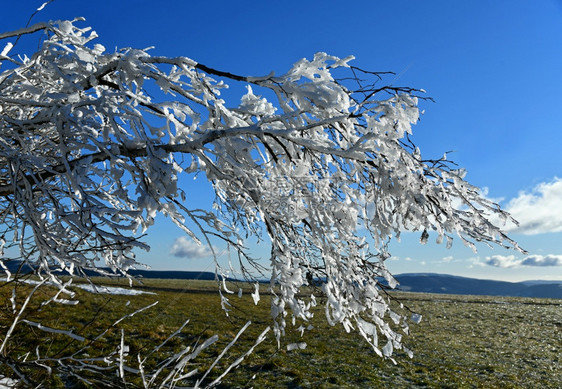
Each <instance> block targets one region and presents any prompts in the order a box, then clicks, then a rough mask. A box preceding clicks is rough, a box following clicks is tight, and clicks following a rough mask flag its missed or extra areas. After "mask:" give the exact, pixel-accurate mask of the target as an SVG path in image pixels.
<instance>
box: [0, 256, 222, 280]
mask: <svg viewBox="0 0 562 389" xmlns="http://www.w3.org/2000/svg"><path fill="white" fill-rule="evenodd" d="M4 264H5V265H6V267H7V268H8V270H9V271H10V272H12V273H16V272H17V271H18V269H19V267H20V264H21V262H19V261H14V260H12V261H6V262H4ZM101 270H103V271H105V272H108V273H112V271H111V269H109V268H107V267H103V268H101ZM21 272H22V273H29V272H31V268H30V267H29V266H27V265H24V266H23V267H22V269H21ZM2 273H3V272H2V269H1V268H0V276H1V275H2ZM86 274H87V275H89V276H99V275H100V274H99V273H96V272H94V271H86ZM129 274H131V275H133V276H135V277H141V278H164V279H180V280H183V279H185V280H214V279H215V273H211V272H205V271H180V270H142V269H135V270H130V271H129Z"/></svg>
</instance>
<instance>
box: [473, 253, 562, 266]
mask: <svg viewBox="0 0 562 389" xmlns="http://www.w3.org/2000/svg"><path fill="white" fill-rule="evenodd" d="M484 264H485V265H488V266H494V267H502V268H510V267H521V266H562V255H556V254H548V255H528V256H526V257H525V258H517V257H515V255H492V256H491V257H486V259H485V260H484Z"/></svg>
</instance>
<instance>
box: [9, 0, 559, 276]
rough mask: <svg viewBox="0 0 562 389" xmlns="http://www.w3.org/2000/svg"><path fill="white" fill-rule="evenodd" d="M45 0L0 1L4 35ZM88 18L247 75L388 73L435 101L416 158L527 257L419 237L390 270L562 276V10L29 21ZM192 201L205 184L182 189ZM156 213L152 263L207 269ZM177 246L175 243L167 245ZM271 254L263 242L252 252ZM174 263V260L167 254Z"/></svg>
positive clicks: (170, 9)
mask: <svg viewBox="0 0 562 389" xmlns="http://www.w3.org/2000/svg"><path fill="white" fill-rule="evenodd" d="M42 3H43V1H42V0H38V1H32V0H27V1H13V2H12V1H11V2H9V4H5V5H3V7H2V13H1V15H0V26H2V27H1V29H2V31H8V30H14V29H17V28H20V27H23V26H24V25H25V23H26V22H27V19H28V18H29V16H30V15H31V13H33V11H34V10H35V9H36V8H37V7H39V6H40V5H41V4H42ZM75 16H84V17H85V18H86V19H87V22H86V23H87V24H89V25H91V26H92V27H93V28H94V29H95V30H96V31H97V32H98V34H99V35H100V38H99V43H102V44H103V45H104V46H106V48H107V49H108V50H111V49H112V48H113V47H138V48H145V47H148V46H155V48H154V49H153V51H152V52H153V53H154V54H159V55H167V56H176V55H183V56H187V57H191V58H193V59H194V60H196V61H198V62H200V63H203V64H206V65H208V66H211V67H214V68H217V69H223V70H227V71H230V72H233V73H239V74H244V75H265V74H268V73H269V72H270V71H272V70H274V71H276V73H283V72H285V71H286V70H288V69H289V67H290V65H291V64H292V63H294V62H295V61H297V60H299V59H301V58H303V57H308V58H311V57H312V56H313V54H314V53H315V52H318V51H325V52H327V53H329V54H333V55H337V56H341V57H345V56H347V55H350V54H352V55H354V56H355V57H356V60H355V64H356V65H357V66H360V67H362V68H366V69H370V70H376V71H394V72H396V73H397V75H396V77H395V78H394V79H393V82H394V84H395V85H403V86H413V87H417V88H423V89H425V90H426V91H427V92H428V95H429V96H431V97H433V98H434V99H435V102H434V103H430V102H422V104H421V106H422V108H423V109H425V114H424V115H423V117H422V120H421V122H420V123H419V124H418V125H417V126H415V128H414V141H415V142H416V143H417V145H418V146H419V147H420V149H421V151H422V154H423V155H424V156H425V157H429V158H431V157H439V156H441V155H442V154H443V152H445V151H450V150H453V151H454V153H452V154H451V155H450V158H451V159H453V160H454V161H456V162H457V163H458V164H459V165H460V166H462V167H465V168H466V169H467V170H468V176H467V179H468V181H470V182H471V183H473V184H475V185H478V186H480V187H485V188H488V192H487V195H488V196H489V197H490V198H493V199H496V200H497V201H500V204H501V205H502V206H503V207H505V208H507V209H508V210H511V211H513V214H514V215H515V216H516V218H518V219H519V220H520V221H521V222H522V228H520V229H512V231H511V236H512V237H514V238H515V239H516V240H517V241H519V243H520V244H521V246H523V247H524V248H525V249H527V250H528V251H529V255H523V254H519V253H517V252H513V251H508V250H504V249H501V248H495V249H493V250H491V249H489V248H487V247H486V246H479V251H478V253H477V254H475V253H473V252H472V251H471V250H470V249H468V248H465V247H464V246H462V243H461V242H460V241H456V242H455V244H454V245H453V248H452V249H450V250H446V249H445V248H444V247H443V246H442V245H441V246H439V245H435V244H432V243H431V242H430V243H428V244H427V245H426V246H421V245H419V243H418V238H419V234H406V235H405V236H404V237H403V239H402V241H401V242H400V243H399V244H393V245H392V246H391V253H392V254H394V256H395V257H394V258H393V259H391V260H389V261H388V266H389V268H390V270H391V271H392V272H394V273H395V274H398V273H404V272H439V273H449V274H456V275H464V276H469V277H477V278H490V279H502V280H512V281H517V280H524V279H559V280H562V180H561V179H562V151H561V147H560V144H561V140H562V136H561V130H562V118H561V115H560V113H561V112H562V73H561V70H562V2H561V1H554V0H551V1H549V0H542V1H531V0H529V1H517V0H510V1H507V0H506V1H484V0H481V1H462V2H461V1H430V0H428V1H423V2H422V1H413V0H412V1H392V2H389V1H384V2H383V1H373V0H371V1H354V2H342V1H321V2H320V1H308V2H305V1H292V0H285V1H213V2H192V1H162V2H155V1H143V0H137V1H130V0H127V1H105V0H99V1H90V2H86V1H73V0H56V1H55V2H53V3H51V4H49V5H48V6H47V7H46V8H45V9H44V10H42V11H41V12H40V13H39V14H38V15H36V16H35V19H34V20H33V22H38V21H44V20H56V19H67V18H74V17H75ZM185 185H190V188H193V189H192V191H193V192H196V193H197V196H198V200H197V201H200V202H201V203H202V204H205V202H207V203H208V204H210V201H209V198H212V197H211V196H212V194H211V192H210V191H209V188H208V187H206V185H205V183H204V182H201V180H199V182H197V183H194V182H192V181H189V182H186V183H185ZM181 236H182V233H181V231H180V230H179V229H177V228H175V227H174V226H173V225H171V224H170V223H169V222H168V221H166V220H164V219H160V220H159V222H158V223H157V226H156V228H153V229H152V230H149V231H148V237H147V240H148V242H149V243H150V244H151V245H152V250H151V251H150V253H148V254H142V253H139V259H140V260H141V261H143V262H146V263H148V264H149V265H150V266H152V267H153V268H155V269H184V270H193V269H199V270H213V265H212V260H211V259H210V258H208V257H205V254H206V253H205V251H204V250H198V249H193V248H192V247H189V246H188V245H185V244H184V243H185V242H181V241H177V239H178V238H180V237H181ZM174 243H176V246H175V249H173V247H174ZM249 245H250V246H251V248H252V252H253V253H254V255H255V256H262V257H264V258H265V260H266V259H267V255H268V248H267V247H265V246H256V245H255V244H253V243H250V244H249ZM174 253H175V254H176V255H173V254H174Z"/></svg>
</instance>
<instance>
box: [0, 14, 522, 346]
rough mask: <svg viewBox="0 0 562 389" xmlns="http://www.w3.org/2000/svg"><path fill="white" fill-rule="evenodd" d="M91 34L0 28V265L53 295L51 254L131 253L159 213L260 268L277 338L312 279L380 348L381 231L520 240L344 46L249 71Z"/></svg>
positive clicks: (401, 319) (339, 320)
mask: <svg viewBox="0 0 562 389" xmlns="http://www.w3.org/2000/svg"><path fill="white" fill-rule="evenodd" d="M28 34H37V35H38V36H39V38H38V39H39V40H40V44H39V47H38V49H37V50H36V51H35V52H32V53H24V52H21V51H19V50H18V45H17V43H16V40H17V39H19V38H20V37H23V36H26V35H28ZM96 38H97V35H96V33H95V32H94V31H93V30H91V29H90V28H88V27H84V26H83V23H82V20H81V19H76V20H74V21H56V22H49V23H39V24H36V25H33V26H31V27H27V28H24V29H21V30H19V31H14V32H8V33H3V34H0V39H1V40H2V41H3V42H4V44H3V45H2V47H3V50H2V52H1V54H0V65H1V66H2V67H1V68H0V71H1V72H0V223H1V224H0V226H1V231H0V240H1V248H2V251H3V257H2V263H4V262H5V261H7V260H8V259H9V257H10V258H11V257H15V258H18V259H21V260H23V261H24V262H25V263H26V264H27V265H29V266H31V268H33V269H34V271H35V273H36V274H37V275H38V276H39V277H40V279H41V280H48V281H49V282H54V283H55V284H57V285H59V287H60V289H61V291H62V293H63V294H64V293H65V291H66V288H67V285H68V281H65V282H64V283H63V282H62V281H61V279H60V277H59V276H58V274H60V271H61V270H65V271H67V272H70V273H71V274H75V275H83V274H84V271H85V270H92V269H94V270H95V269H98V270H99V268H101V267H109V268H111V269H112V271H114V272H118V273H122V274H123V275H126V274H127V271H128V270H129V269H131V268H134V267H135V266H137V265H138V264H137V262H136V260H135V256H134V252H135V250H139V249H140V250H148V248H149V247H148V246H147V245H146V244H145V243H144V242H143V234H144V233H145V232H146V231H147V229H148V228H149V227H150V226H151V225H152V224H153V223H154V220H155V216H156V215H157V214H158V213H161V214H164V215H166V216H167V217H169V218H170V219H171V220H173V221H174V222H175V223H176V224H177V225H178V226H179V227H180V228H181V229H183V231H185V233H186V234H187V236H188V237H189V238H190V239H192V240H193V241H195V242H197V243H200V244H206V245H209V246H210V247H211V241H215V240H216V239H220V240H222V241H223V242H224V244H225V245H227V246H228V247H229V249H230V250H231V252H234V253H236V254H237V255H238V257H239V259H240V264H241V269H242V271H243V272H244V275H245V276H246V277H247V278H249V279H251V278H252V277H253V276H255V275H256V274H259V272H263V273H266V274H270V275H271V293H273V298H272V306H271V310H272V316H273V329H274V334H275V336H276V337H277V338H278V339H280V338H281V337H282V336H283V334H284V332H285V330H286V329H287V327H288V326H292V325H295V326H299V325H300V326H302V328H304V327H306V324H303V323H306V321H307V320H308V319H309V318H310V317H311V315H312V313H311V308H312V307H314V306H316V304H317V301H316V299H315V297H314V295H309V296H308V297H303V294H302V293H301V292H302V291H305V290H309V289H307V288H306V287H307V286H310V285H312V284H313V283H314V284H318V285H319V287H320V289H321V291H322V293H323V294H324V295H325V296H326V297H327V298H326V303H325V314H326V319H327V320H328V322H329V323H330V324H333V325H335V324H341V325H343V327H344V328H345V330H346V331H352V330H355V331H358V332H359V333H360V334H361V335H362V336H363V337H364V338H365V339H366V340H367V341H368V342H369V343H370V344H371V345H372V347H373V349H374V350H375V351H376V352H377V353H378V354H380V355H382V356H386V357H391V356H392V354H393V350H394V349H400V348H402V347H403V345H402V341H401V334H400V332H401V331H402V330H404V331H405V332H407V329H408V322H409V321H410V319H411V318H409V317H405V316H404V315H402V314H398V313H395V312H393V311H392V310H391V309H390V306H389V303H388V300H387V298H386V296H385V294H384V293H381V290H382V288H383V286H382V284H384V283H386V284H388V285H389V286H390V287H394V286H395V284H396V282H395V281H394V279H393V277H392V275H391V274H389V272H388V271H387V270H386V267H385V260H386V259H387V258H388V257H389V256H390V253H388V252H387V245H388V242H389V241H390V240H391V239H393V238H399V237H400V233H401V232H403V231H419V232H420V233H421V239H420V241H421V243H425V242H426V241H427V240H428V237H429V232H432V231H433V232H434V234H435V236H436V237H437V243H441V242H442V241H444V242H445V244H446V245H447V246H450V245H451V244H452V241H453V237H457V238H458V239H460V240H461V241H462V242H464V243H465V244H467V245H469V246H472V247H474V243H475V242H484V243H487V244H497V245H501V246H505V247H511V248H515V249H519V247H518V246H517V244H516V243H515V242H514V241H513V240H511V239H510V238H508V237H507V236H506V235H505V234H504V233H503V232H502V231H501V230H500V229H499V228H498V227H496V226H495V225H494V224H492V223H491V222H490V216H492V215H494V217H495V216H500V217H502V218H509V215H508V214H506V213H505V212H504V211H503V210H501V209H500V208H499V206H497V205H496V204H494V203H492V202H491V201H489V200H488V199H486V198H485V197H484V196H483V195H482V194H481V192H480V191H479V189H478V188H476V187H474V186H472V185H470V184H469V183H467V182H466V181H465V180H464V176H465V171H464V170H463V169H457V168H456V167H455V165H454V164H453V163H451V162H449V161H448V160H447V159H446V156H443V158H440V159H434V160H429V159H424V158H423V157H422V155H421V153H420V150H419V149H418V148H417V147H416V146H415V145H414V144H413V143H412V141H411V140H410V138H409V136H410V134H411V131H412V125H413V124H415V123H416V122H417V121H418V120H419V115H420V112H419V109H418V99H419V98H423V95H424V94H423V93H424V92H423V90H418V89H413V88H405V87H397V86H393V85H389V84H386V83H385V82H384V81H385V74H384V73H376V72H370V71H364V70H362V69H359V68H357V67H355V66H354V65H353V57H347V58H343V59H342V58H337V57H334V56H330V55H327V54H325V53H317V54H315V55H314V57H313V58H312V59H302V60H300V61H298V62H296V63H295V64H294V65H293V67H292V68H291V69H289V71H288V72H287V73H285V74H282V75H275V74H273V73H271V74H269V75H267V76H263V77H249V76H240V75H235V74H231V73H228V72H225V71H219V70H216V69H214V68H211V67H208V66H206V65H203V64H201V63H198V62H196V61H195V60H193V59H190V58H187V57H174V58H170V57H162V56H153V55H151V51H150V50H149V49H144V50H138V49H133V48H124V49H119V50H117V51H115V52H109V51H107V50H106V48H105V47H103V46H102V45H101V44H99V43H96ZM14 43H16V44H15V45H14ZM229 83H231V84H236V85H242V86H245V90H244V92H243V93H241V96H240V97H239V99H238V100H229V101H225V100H224V99H223V98H222V97H221V92H223V91H224V90H225V89H226V88H228V84H229ZM195 174H199V176H200V178H199V180H201V179H206V180H207V181H208V184H209V185H210V186H212V188H213V189H214V192H215V193H216V199H215V203H214V204H215V206H214V207H213V208H212V209H196V208H193V207H192V205H190V198H191V197H192V196H191V193H190V191H191V189H190V188H189V187H184V188H182V187H180V186H179V185H178V178H179V177H180V175H195ZM250 235H252V236H257V237H258V238H259V239H263V240H265V241H268V242H269V243H270V244H271V256H270V258H269V266H267V265H264V263H263V262H258V261H256V260H255V259H254V258H252V256H251V253H249V252H248V251H247V250H246V248H245V246H244V241H245V238H246V237H247V236H250ZM6 253H11V254H10V255H8V254H6ZM14 253H16V254H14ZM217 266H218V262H217ZM217 274H218V275H219V277H220V275H221V274H222V273H221V270H220V269H218V271H217ZM383 279H384V280H386V281H383ZM59 300H62V297H60V298H59ZM256 300H257V296H256ZM18 309H19V308H18ZM287 322H289V323H287ZM291 322H292V324H291ZM16 324H18V325H23V324H20V323H16V322H14V325H16ZM7 341H8V336H6V335H4V338H3V342H4V344H6V342H7Z"/></svg>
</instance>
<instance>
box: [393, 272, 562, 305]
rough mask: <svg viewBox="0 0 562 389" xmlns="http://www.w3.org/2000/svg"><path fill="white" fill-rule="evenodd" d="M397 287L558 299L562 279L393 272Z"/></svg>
mask: <svg viewBox="0 0 562 389" xmlns="http://www.w3.org/2000/svg"><path fill="white" fill-rule="evenodd" d="M395 278H396V280H397V281H398V282H399V283H400V286H399V287H398V289H400V290H404V291H409V292H424V293H447V294H472V295H489V296H516V297H543V298H558V299H562V281H560V282H556V281H548V282H544V281H524V282H505V281H493V280H480V279H475V278H467V277H459V276H451V275H447V274H435V273H409V274H400V275H397V276H396V277H395Z"/></svg>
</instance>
